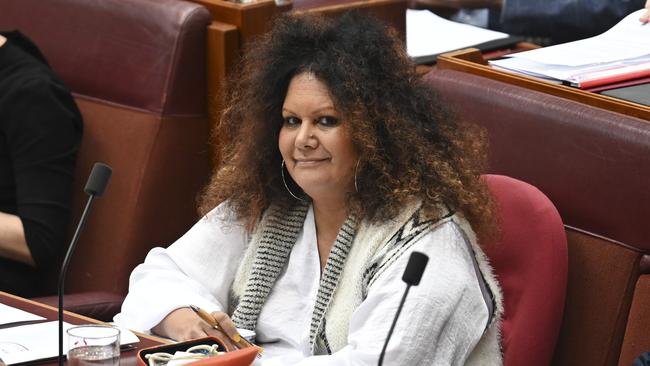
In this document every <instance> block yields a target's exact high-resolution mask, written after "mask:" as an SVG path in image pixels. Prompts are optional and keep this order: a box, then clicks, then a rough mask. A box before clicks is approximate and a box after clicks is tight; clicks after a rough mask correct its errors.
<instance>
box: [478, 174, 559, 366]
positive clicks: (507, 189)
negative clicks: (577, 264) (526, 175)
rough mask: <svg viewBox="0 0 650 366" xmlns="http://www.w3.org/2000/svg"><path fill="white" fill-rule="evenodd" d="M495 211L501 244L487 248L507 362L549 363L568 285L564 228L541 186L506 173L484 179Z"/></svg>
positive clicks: (511, 364)
mask: <svg viewBox="0 0 650 366" xmlns="http://www.w3.org/2000/svg"><path fill="white" fill-rule="evenodd" d="M484 179H485V180H486V182H487V185H488V188H489V190H490V192H491V193H492V195H493V197H494V200H495V204H496V207H497V217H498V222H499V227H500V233H499V240H498V241H497V242H496V243H493V244H488V245H485V249H486V254H487V255H488V257H489V258H490V261H491V263H492V266H493V267H494V270H495V272H496V275H497V278H498V279H499V283H500V285H501V288H502V290H503V299H504V309H505V310H504V317H503V320H502V326H501V330H502V338H503V351H504V364H505V365H506V366H519V365H550V364H551V360H552V358H553V351H554V349H555V344H556V342H557V338H558V334H559V331H560V325H561V323H562V314H563V309H564V299H565V293H566V284H567V268H568V254H567V242H566V235H565V233H564V225H563V224H562V220H561V219H560V215H559V214H558V212H557V210H556V209H555V206H553V203H551V201H550V200H549V199H548V198H547V197H546V196H545V195H544V193H542V192H540V191H539V190H538V189H537V188H535V187H533V186H532V185H530V184H528V183H524V182H522V181H520V180H517V179H514V178H510V177H506V176H503V175H485V176H484Z"/></svg>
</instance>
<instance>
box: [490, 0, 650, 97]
mask: <svg viewBox="0 0 650 366" xmlns="http://www.w3.org/2000/svg"><path fill="white" fill-rule="evenodd" d="M644 11H645V10H639V11H636V12H634V13H632V14H630V15H628V16H627V17H625V18H624V19H623V20H621V21H620V22H619V23H618V24H616V25H615V26H614V27H612V28H611V29H610V30H608V31H607V32H605V33H603V34H601V35H598V36H595V37H591V38H587V39H583V40H580V41H574V42H569V43H563V44H560V45H556V46H550V47H545V48H539V49H535V50H531V51H526V52H520V53H514V54H511V55H508V56H507V57H506V58H504V59H501V60H494V61H490V64H491V65H493V66H495V67H498V68H500V69H504V70H509V71H513V72H518V73H522V74H526V75H530V76H535V77H538V78H542V79H546V80H549V81H552V82H562V83H564V84H567V85H571V86H574V87H579V88H582V89H586V88H592V87H595V86H598V85H604V84H610V83H614V82H618V81H623V80H630V79H637V78H643V77H645V76H650V41H649V40H650V25H643V24H642V23H641V22H639V17H640V16H641V15H642V14H643V12H644Z"/></svg>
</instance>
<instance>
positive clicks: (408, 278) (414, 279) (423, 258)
mask: <svg viewBox="0 0 650 366" xmlns="http://www.w3.org/2000/svg"><path fill="white" fill-rule="evenodd" d="M427 262H429V257H427V255H426V254H424V253H420V252H413V253H411V257H409V262H408V264H407V265H406V269H405V270H404V274H403V275H402V281H404V282H406V283H408V284H409V285H413V286H417V285H419V284H420V279H421V278H422V273H424V267H426V266H427Z"/></svg>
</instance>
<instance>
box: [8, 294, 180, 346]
mask: <svg viewBox="0 0 650 366" xmlns="http://www.w3.org/2000/svg"><path fill="white" fill-rule="evenodd" d="M0 294H2V295H3V296H6V297H9V298H12V299H14V300H17V301H22V302H26V303H29V304H31V305H34V306H38V307H41V308H44V309H48V310H52V311H55V312H57V313H58V311H59V309H58V308H55V307H54V306H50V305H47V304H43V303H40V302H37V301H34V300H30V299H26V298H24V297H20V296H16V295H13V294H10V293H7V292H2V291H0ZM63 312H64V314H66V315H69V316H72V317H75V318H77V319H81V320H83V321H87V322H89V323H94V324H107V323H105V322H102V321H99V320H97V319H93V318H89V317H87V316H84V315H81V314H77V313H73V312H71V311H67V310H64V311H63ZM132 332H133V333H135V334H136V335H137V336H138V337H139V338H145V339H148V340H150V341H154V342H159V343H171V341H170V340H169V339H165V338H161V337H157V336H153V335H148V334H144V333H140V332H135V331H132Z"/></svg>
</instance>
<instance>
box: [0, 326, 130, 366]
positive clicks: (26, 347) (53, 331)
mask: <svg viewBox="0 0 650 366" xmlns="http://www.w3.org/2000/svg"><path fill="white" fill-rule="evenodd" d="M71 327H73V325H71V324H68V323H65V322H64V323H63V350H64V352H66V353H67V349H68V345H67V342H68V337H67V334H66V330H67V329H69V328H71ZM118 328H119V329H120V345H121V346H124V345H128V344H133V343H137V342H139V341H140V340H139V339H138V337H137V336H136V335H135V334H133V332H131V331H130V330H128V329H124V328H121V327H118ZM58 355H59V322H58V321H56V320H55V321H50V322H45V323H38V324H29V325H22V326H18V327H12V328H4V329H0V359H2V361H4V363H5V364H7V365H15V364H18V363H23V362H29V361H35V360H43V359H49V358H55V357H58Z"/></svg>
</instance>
